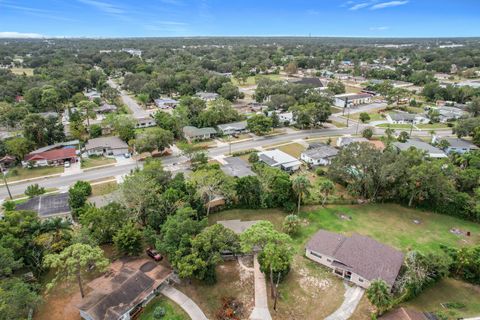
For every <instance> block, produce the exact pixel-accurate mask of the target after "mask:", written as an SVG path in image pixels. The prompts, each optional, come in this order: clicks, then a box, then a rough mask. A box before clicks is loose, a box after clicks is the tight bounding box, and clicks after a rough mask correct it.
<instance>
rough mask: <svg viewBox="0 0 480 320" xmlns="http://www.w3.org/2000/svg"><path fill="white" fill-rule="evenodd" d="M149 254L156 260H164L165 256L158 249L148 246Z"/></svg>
mask: <svg viewBox="0 0 480 320" xmlns="http://www.w3.org/2000/svg"><path fill="white" fill-rule="evenodd" d="M147 255H148V256H149V257H150V258H152V259H153V260H155V261H162V259H163V257H162V255H161V254H160V253H158V251H157V250H155V249H152V248H148V249H147Z"/></svg>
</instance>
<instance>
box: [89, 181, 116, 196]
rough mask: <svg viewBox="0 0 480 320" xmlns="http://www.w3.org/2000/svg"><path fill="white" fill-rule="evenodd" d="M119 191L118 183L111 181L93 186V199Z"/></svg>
mask: <svg viewBox="0 0 480 320" xmlns="http://www.w3.org/2000/svg"><path fill="white" fill-rule="evenodd" d="M117 189H118V183H117V181H109V182H105V183H99V184H94V185H92V197H96V196H103V195H106V194H109V193H112V192H113V191H115V190H117Z"/></svg>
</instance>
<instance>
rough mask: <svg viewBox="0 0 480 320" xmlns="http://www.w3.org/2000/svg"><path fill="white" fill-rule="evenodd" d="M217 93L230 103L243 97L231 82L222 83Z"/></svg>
mask: <svg viewBox="0 0 480 320" xmlns="http://www.w3.org/2000/svg"><path fill="white" fill-rule="evenodd" d="M218 93H219V94H220V95H221V96H222V98H224V99H227V100H229V101H232V102H233V101H235V100H237V99H239V98H241V97H242V96H243V93H241V92H240V91H239V90H238V87H237V86H235V85H234V84H232V83H231V82H224V83H223V84H222V86H221V87H220V89H218Z"/></svg>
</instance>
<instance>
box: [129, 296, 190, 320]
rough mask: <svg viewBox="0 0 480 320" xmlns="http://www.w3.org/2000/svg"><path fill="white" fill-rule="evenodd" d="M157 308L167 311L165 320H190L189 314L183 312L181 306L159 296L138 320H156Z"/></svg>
mask: <svg viewBox="0 0 480 320" xmlns="http://www.w3.org/2000/svg"><path fill="white" fill-rule="evenodd" d="M157 307H162V308H164V309H165V311H166V313H165V316H163V318H162V319H163V320H190V317H189V316H188V314H187V313H186V312H185V311H183V310H182V308H180V306H178V305H177V304H176V303H175V302H173V301H171V300H170V299H168V298H165V297H163V296H159V297H157V298H154V299H153V300H152V301H150V303H149V304H148V305H147V307H146V308H145V309H144V310H143V312H142V314H141V315H140V317H139V318H138V319H139V320H155V318H154V317H153V312H154V310H155V308H157Z"/></svg>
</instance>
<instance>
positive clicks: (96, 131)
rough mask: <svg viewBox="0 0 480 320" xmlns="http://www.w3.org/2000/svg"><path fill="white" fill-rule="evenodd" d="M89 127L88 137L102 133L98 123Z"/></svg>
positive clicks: (98, 135)
mask: <svg viewBox="0 0 480 320" xmlns="http://www.w3.org/2000/svg"><path fill="white" fill-rule="evenodd" d="M89 129H90V130H89V132H90V138H98V137H100V136H101V135H102V127H101V126H100V125H99V124H92V125H91V126H90V128H89Z"/></svg>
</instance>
